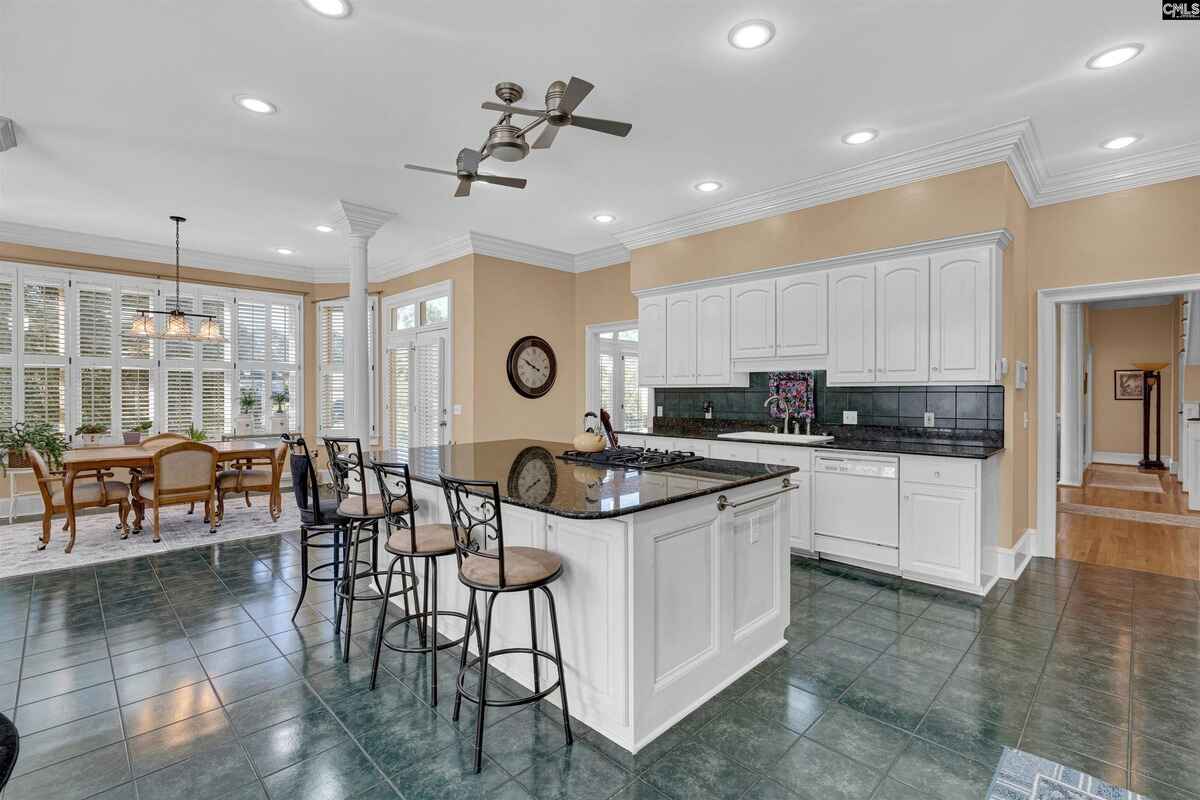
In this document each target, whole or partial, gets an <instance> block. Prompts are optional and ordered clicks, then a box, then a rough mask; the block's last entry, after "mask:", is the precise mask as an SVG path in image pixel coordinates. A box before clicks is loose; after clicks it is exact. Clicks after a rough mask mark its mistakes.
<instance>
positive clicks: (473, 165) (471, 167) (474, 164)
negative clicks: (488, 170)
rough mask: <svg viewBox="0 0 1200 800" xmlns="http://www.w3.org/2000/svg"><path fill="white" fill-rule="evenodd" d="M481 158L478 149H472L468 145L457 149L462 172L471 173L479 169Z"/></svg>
mask: <svg viewBox="0 0 1200 800" xmlns="http://www.w3.org/2000/svg"><path fill="white" fill-rule="evenodd" d="M482 158H483V156H481V155H480V153H479V151H478V150H472V149H471V148H469V147H464V148H463V149H462V150H459V151H458V161H459V168H460V169H461V170H462V171H463V172H470V173H472V174H474V173H476V172H478V171H479V162H480V160H481V159H482Z"/></svg>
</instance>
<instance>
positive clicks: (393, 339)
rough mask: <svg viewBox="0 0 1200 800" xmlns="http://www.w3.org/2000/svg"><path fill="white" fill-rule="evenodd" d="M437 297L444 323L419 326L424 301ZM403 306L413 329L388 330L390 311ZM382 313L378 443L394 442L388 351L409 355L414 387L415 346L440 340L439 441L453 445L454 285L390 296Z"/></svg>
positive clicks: (412, 423)
mask: <svg viewBox="0 0 1200 800" xmlns="http://www.w3.org/2000/svg"><path fill="white" fill-rule="evenodd" d="M441 297H445V298H446V319H444V320H439V321H437V322H429V323H423V322H422V320H423V319H424V317H425V313H424V306H425V303H426V301H429V300H435V299H438V298H441ZM407 305H415V321H416V326H415V327H411V328H402V329H398V330H394V329H392V328H391V321H392V316H393V311H394V310H395V309H397V308H401V307H403V306H407ZM381 308H382V313H381V317H380V318H381V319H382V320H383V321H384V322H385V323H386V325H387V326H388V329H387V330H386V331H384V335H383V337H382V338H381V343H380V353H381V361H382V363H383V365H384V371H385V372H386V374H381V376H380V382H379V389H380V392H381V405H382V414H381V416H382V419H383V428H382V429H381V430H380V438H381V441H383V442H386V443H388V446H389V447H390V446H391V443H392V442H393V441H394V438H395V432H394V431H393V430H392V424H393V420H394V416H393V414H392V407H391V380H392V376H391V374H390V371H391V359H390V358H389V357H388V356H387V353H388V352H389V351H390V350H395V349H400V348H407V349H408V350H409V351H410V359H411V360H410V362H409V364H410V367H409V369H410V373H409V374H410V379H411V380H412V381H413V382H414V383H415V381H416V380H417V370H418V366H417V346H418V344H419V343H423V342H428V341H429V340H430V339H431V338H433V337H435V336H436V337H441V339H442V342H441V346H442V358H441V368H442V381H441V394H442V404H443V407H444V409H446V412H445V413H444V415H443V417H444V419H443V421H444V422H445V427H444V431H443V433H442V439H443V441H444V442H445V443H447V444H448V443H451V442H453V441H454V416H455V415H454V395H453V392H454V380H453V375H454V281H453V280H447V281H440V282H439V283H433V284H429V285H428V286H422V287H421V288H419V289H413V290H411V291H408V292H401V293H399V294H391V295H388V296H387V297H385V298H383V302H382V304H381ZM414 388H415V387H414V386H410V388H409V422H408V425H409V436H410V441H411V438H412V437H414V436H416V435H417V430H418V426H417V421H416V420H414V419H413V418H412V414H413V409H414V408H415V407H416V400H417V398H416V392H415V391H414Z"/></svg>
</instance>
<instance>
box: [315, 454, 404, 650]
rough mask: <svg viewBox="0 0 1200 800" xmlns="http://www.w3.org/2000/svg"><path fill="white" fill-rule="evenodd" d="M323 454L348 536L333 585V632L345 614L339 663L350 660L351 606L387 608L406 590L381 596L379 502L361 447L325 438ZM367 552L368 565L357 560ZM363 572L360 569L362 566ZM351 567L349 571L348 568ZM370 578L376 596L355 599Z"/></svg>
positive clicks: (352, 610)
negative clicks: (361, 584) (377, 603)
mask: <svg viewBox="0 0 1200 800" xmlns="http://www.w3.org/2000/svg"><path fill="white" fill-rule="evenodd" d="M324 441H325V450H326V452H327V453H328V454H329V474H330V477H331V478H332V479H333V488H334V491H335V492H336V493H337V500H338V504H337V513H338V514H340V515H341V516H343V517H345V518H346V520H347V530H348V534H347V536H346V541H345V547H344V548H343V572H342V579H341V581H340V583H335V584H334V586H335V587H336V588H335V589H334V597H335V599H336V602H337V605H336V607H335V611H334V620H333V624H334V629H335V630H341V624H342V610H343V608H344V609H345V612H346V644H345V648H344V652H343V654H342V661H343V662H346V661H349V660H350V634H351V627H352V625H353V624H354V604H355V603H359V602H368V603H370V602H375V601H377V600H378V601H381V602H382V603H383V605H384V608H385V609H386V608H387V603H388V600H389V599H390V598H391V597H400V596H401V595H404V597H405V602H407V600H408V598H407V594H406V592H407V589H401V590H398V591H396V592H395V593H394V594H385V593H384V591H383V587H382V586H380V585H379V578H380V577H381V576H382V575H383V573H382V572H381V571H380V569H379V546H378V543H379V521H380V520H381V519H383V518H384V513H383V498H382V497H380V496H379V495H378V494H370V493H368V491H367V472H366V467H365V466H364V460H363V452H362V443H361V442H360V441H359V440H358V439H357V438H355V437H338V436H326V437H325V438H324ZM364 544H365V545H368V546H369V547H370V548H371V558H370V561H364V560H363V559H360V558H359V550H360V548H361V547H362V545H364ZM364 564H365V565H366V567H367V568H366V569H365V570H363V569H361V566H362V565H364ZM351 565H353V567H352V566H351ZM364 578H370V579H371V580H372V581H374V583H375V588H376V589H378V590H379V593H378V594H366V595H359V594H358V591H357V586H358V582H359V581H360V580H363V579H364Z"/></svg>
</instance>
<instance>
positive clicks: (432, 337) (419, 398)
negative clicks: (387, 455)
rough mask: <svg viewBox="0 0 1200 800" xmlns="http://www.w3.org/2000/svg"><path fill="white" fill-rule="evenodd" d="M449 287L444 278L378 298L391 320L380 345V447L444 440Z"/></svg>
mask: <svg viewBox="0 0 1200 800" xmlns="http://www.w3.org/2000/svg"><path fill="white" fill-rule="evenodd" d="M450 289H451V284H449V283H448V282H447V283H443V284H437V285H435V286H430V287H426V288H425V289H419V290H417V291H415V292H408V293H406V294H404V295H396V296H393V297H389V298H387V299H386V300H385V301H384V310H385V314H384V316H385V318H386V319H389V320H391V321H392V324H391V325H390V326H389V331H388V334H387V337H386V339H385V341H384V344H383V346H384V353H385V358H384V365H385V367H386V374H385V375H384V387H385V391H384V393H383V402H384V423H385V426H386V427H385V430H384V444H385V446H386V447H389V448H397V449H407V448H410V447H433V446H438V445H442V444H446V443H448V442H449V441H450V417H449V404H450V378H449V373H450V370H449V361H450V317H451V308H450ZM418 321H419V322H418Z"/></svg>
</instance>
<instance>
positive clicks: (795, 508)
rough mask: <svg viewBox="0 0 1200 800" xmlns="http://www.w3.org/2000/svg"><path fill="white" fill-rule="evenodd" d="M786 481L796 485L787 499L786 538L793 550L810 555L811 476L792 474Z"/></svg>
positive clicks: (804, 473) (800, 473) (807, 473)
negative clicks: (787, 526) (788, 505)
mask: <svg viewBox="0 0 1200 800" xmlns="http://www.w3.org/2000/svg"><path fill="white" fill-rule="evenodd" d="M788 479H789V480H790V481H791V482H792V483H793V484H795V485H796V489H795V490H794V491H792V492H791V493H790V494H789V495H788V497H789V498H791V499H790V501H789V502H790V503H791V507H790V511H789V515H788V524H789V529H788V536H789V540H790V543H791V548H792V549H793V550H803V551H804V552H806V553H811V552H812V549H813V544H812V474H811V473H809V472H803V471H802V472H794V473H792V474H791V475H790V476H788Z"/></svg>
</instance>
